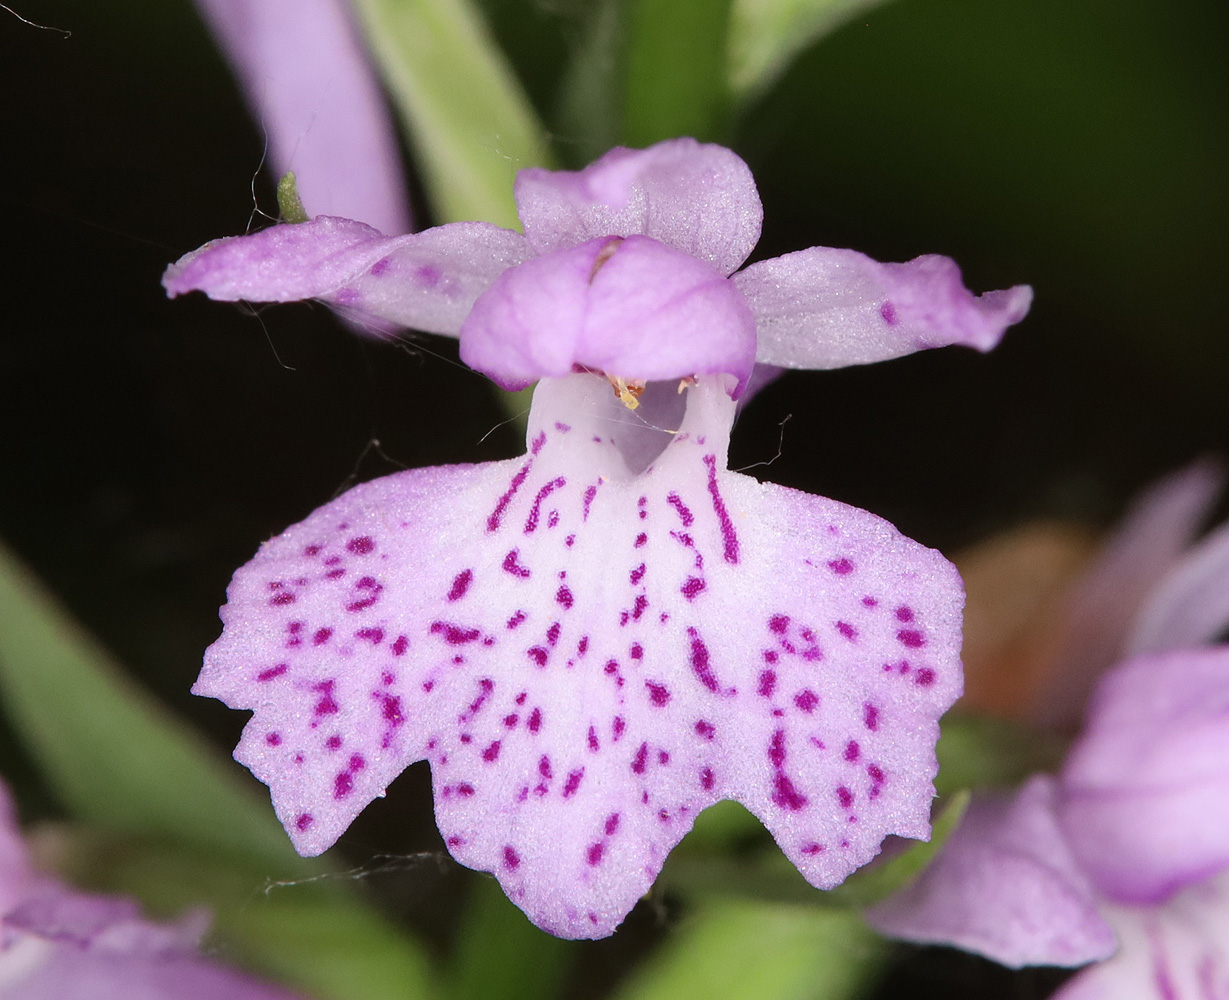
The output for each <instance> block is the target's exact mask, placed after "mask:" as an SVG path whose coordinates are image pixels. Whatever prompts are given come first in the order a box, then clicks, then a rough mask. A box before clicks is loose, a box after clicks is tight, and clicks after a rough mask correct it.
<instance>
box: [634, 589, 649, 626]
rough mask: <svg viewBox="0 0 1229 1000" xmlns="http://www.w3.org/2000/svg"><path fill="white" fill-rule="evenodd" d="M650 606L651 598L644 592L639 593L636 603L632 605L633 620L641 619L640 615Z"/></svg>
mask: <svg viewBox="0 0 1229 1000" xmlns="http://www.w3.org/2000/svg"><path fill="white" fill-rule="evenodd" d="M648 606H649V599H648V598H647V597H645V596H644V594H637V595H636V600H635V603H634V604H633V605H632V621H635V622H638V621H640V616H641V615H642V614H644V610H645V608H647V607H648Z"/></svg>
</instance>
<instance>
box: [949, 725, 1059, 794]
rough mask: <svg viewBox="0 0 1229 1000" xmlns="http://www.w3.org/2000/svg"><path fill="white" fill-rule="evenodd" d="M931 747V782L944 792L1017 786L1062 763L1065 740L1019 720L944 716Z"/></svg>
mask: <svg viewBox="0 0 1229 1000" xmlns="http://www.w3.org/2000/svg"><path fill="white" fill-rule="evenodd" d="M937 750H938V754H939V775H938V777H937V778H935V787H936V788H937V789H938V792H939V794H940V795H948V794H951V793H953V792H955V791H958V790H959V789H961V788H988V787H1004V786H1009V785H1017V784H1019V783H1020V782H1021V781H1023V780H1024V779H1025V778H1027V777H1028V776H1029V775H1030V774H1034V773H1035V772H1037V771H1053V770H1055V769H1056V768H1057V767H1058V765H1059V764H1060V763H1061V762H1062V759H1063V756H1064V755H1065V753H1066V742H1065V741H1064V740H1063V739H1062V738H1061V737H1058V736H1055V735H1054V734H1053V733H1047V732H1044V731H1042V730H1036V729H1032V728H1030V727H1028V726H1024V725H1021V724H1020V723H1015V722H1006V721H1003V720H1001V719H987V718H981V717H978V716H972V715H947V716H944V718H943V722H942V735H941V736H940V737H939V745H938V748H937Z"/></svg>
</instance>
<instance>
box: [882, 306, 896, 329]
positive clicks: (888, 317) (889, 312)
mask: <svg viewBox="0 0 1229 1000" xmlns="http://www.w3.org/2000/svg"><path fill="white" fill-rule="evenodd" d="M879 315H880V316H882V317H883V321H884V322H885V323H887V324H888V326H895V325H896V324H897V323H899V322H900V317H898V316H897V315H896V306H894V305H892V303H891V302H885V303H884V304H883V305H881V306H880V307H879Z"/></svg>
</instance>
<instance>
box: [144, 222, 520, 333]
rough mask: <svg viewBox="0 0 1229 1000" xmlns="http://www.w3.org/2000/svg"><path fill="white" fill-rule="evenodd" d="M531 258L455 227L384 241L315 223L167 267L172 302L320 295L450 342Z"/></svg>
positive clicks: (490, 232)
mask: <svg viewBox="0 0 1229 1000" xmlns="http://www.w3.org/2000/svg"><path fill="white" fill-rule="evenodd" d="M527 254H528V245H527V244H526V242H525V238H524V237H523V236H521V235H520V234H519V233H513V232H511V231H509V230H507V229H500V228H499V227H497V226H492V225H488V224H487V223H484V222H456V223H452V224H451V225H447V226H437V227H436V228H434V229H427V230H424V231H423V232H421V233H414V234H411V235H409V236H395V237H385V236H382V235H381V234H380V233H379V232H377V231H376V230H374V229H372V228H371V227H370V226H367V225H364V224H363V223H361V222H352V221H351V220H349V219H334V218H329V217H320V218H316V219H313V220H311V221H310V222H304V223H300V224H297V225H281V226H273V227H271V228H269V229H264V230H261V231H260V232H258V233H253V234H252V235H250V236H232V237H229V238H227V239H221V240H215V241H214V242H212V243H206V244H205V245H204V246H203V247H201V248H200V249H199V250H194V251H192V253H190V254H187V255H185V256H184V257H182V258H180V259H179V260H178V261H176V262H175V263H174V264H172V265H171V266H170V267H168V268H167V269H166V274H164V275H163V278H162V284H163V287H165V288H166V290H167V293H168V294H169V295H171V296H176V295H183V294H184V293H185V292H191V291H202V292H204V293H205V294H206V295H208V296H209V297H210V298H211V299H220V300H222V301H224V302H235V301H240V300H244V301H249V302H294V301H298V300H300V299H321V300H323V301H325V302H328V303H330V304H332V305H335V306H338V307H340V308H342V309H343V310H348V311H350V312H351V313H353V314H355V315H356V316H358V317H367V318H373V319H376V320H386V321H391V322H393V323H397V324H400V325H402V326H408V327H413V328H415V329H418V330H425V331H427V332H428V333H443V334H449V335H453V336H455V335H456V333H457V331H458V330H460V328H461V321H462V320H464V319H465V317H466V315H467V314H468V313H469V310H470V308H471V307H472V306H473V304H474V301H475V300H476V299H477V298H478V296H479V295H481V294H482V293H483V292H484V291H486V289H487V288H488V287H489V286H490V284H491V282H493V281H494V280H495V279H496V278H497V277H498V276H499V274H500V273H501V272H502V271H504V270H505V269H506V268H508V267H511V266H512V265H514V264H519V263H520V262H521V261H522V260H523V259H524V258H525V256H526V255H527Z"/></svg>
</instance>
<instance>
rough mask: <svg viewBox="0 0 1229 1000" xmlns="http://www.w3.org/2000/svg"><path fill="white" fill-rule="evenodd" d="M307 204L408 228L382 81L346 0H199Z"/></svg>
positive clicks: (277, 162)
mask: <svg viewBox="0 0 1229 1000" xmlns="http://www.w3.org/2000/svg"><path fill="white" fill-rule="evenodd" d="M197 6H198V7H199V8H200V11H201V15H202V16H203V17H204V19H205V21H206V22H207V23H208V24H209V26H210V28H211V29H212V30H213V33H214V35H215V37H216V38H217V39H218V42H219V44H220V45H221V47H222V49H223V51H224V52H225V53H226V56H227V58H228V59H229V60H230V62H231V64H232V65H233V66H234V69H235V73H236V75H237V76H238V77H239V79H240V81H241V82H242V84H243V88H244V91H245V92H246V95H247V98H248V103H249V104H250V105H251V107H252V111H253V114H254V116H255V117H256V119H257V121H258V123H259V125H260V126H261V128H262V129H263V130H264V132H265V134H266V136H267V137H268V155H269V158H270V160H271V161H272V163H273V166H274V169H275V170H276V171H277V176H279V177H281V176H282V175H283V174H285V173H287V172H289V171H293V172H294V173H295V174H296V177H297V180H298V190H299V192H300V193H301V195H302V197H303V201H304V204H305V205H306V207H307V208H309V209H311V210H313V211H315V212H327V213H329V214H337V215H346V216H350V217H352V218H355V219H362V220H364V221H365V222H368V223H370V224H371V225H374V226H380V227H381V228H383V229H385V230H387V231H388V232H394V233H402V232H406V231H407V230H409V228H410V211H409V199H408V198H407V196H406V187H405V178H404V177H403V176H402V171H401V163H400V156H399V155H398V152H397V134H396V131H395V130H394V129H393V125H392V120H391V118H390V116H389V112H388V108H387V106H386V105H385V103H384V98H383V95H382V93H381V91H380V84H379V81H378V79H377V77H376V74H375V71H374V70H373V68H372V66H371V65H370V62H369V57H368V54H367V51H366V47H365V45H364V44H363V42H362V40H361V38H360V37H359V33H358V28H357V26H356V25H355V24H354V22H353V15H352V12H351V11H350V5H349V4H348V3H347V2H345V0H197Z"/></svg>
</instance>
